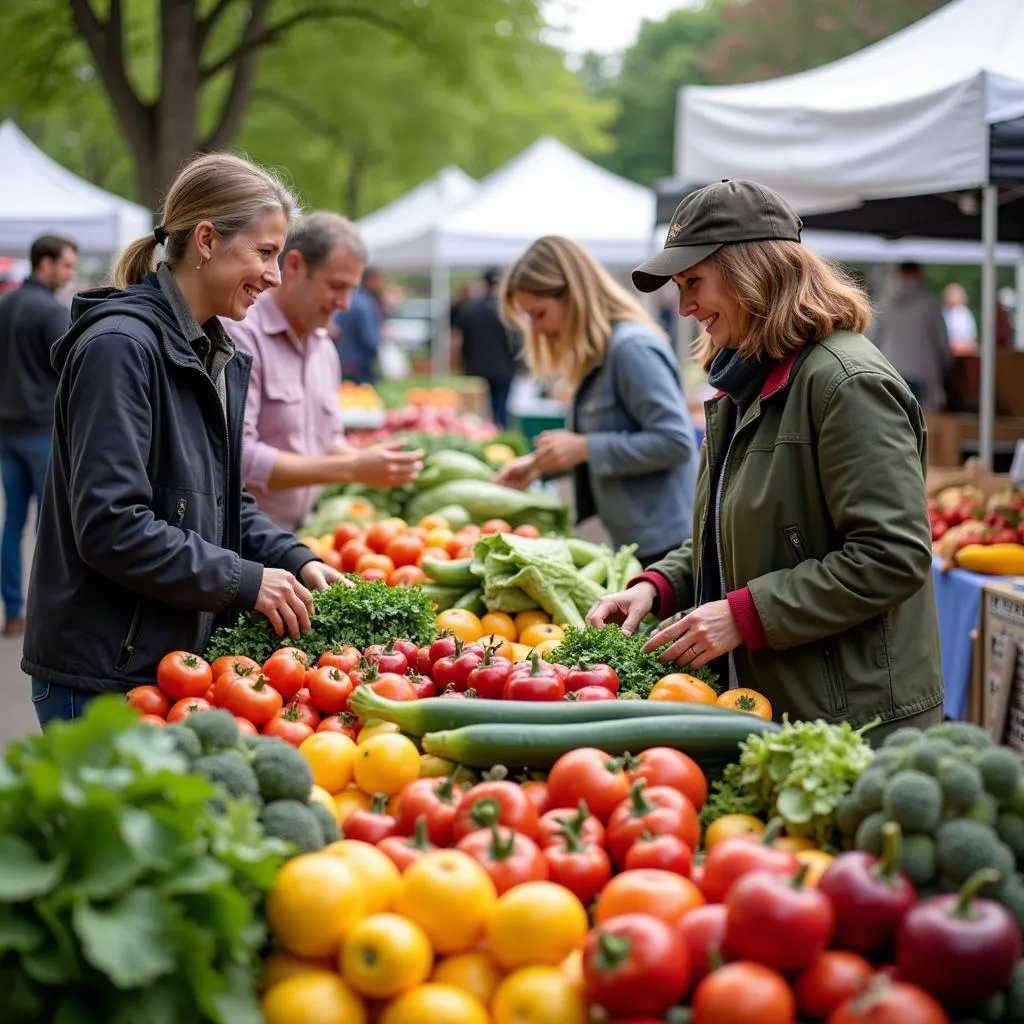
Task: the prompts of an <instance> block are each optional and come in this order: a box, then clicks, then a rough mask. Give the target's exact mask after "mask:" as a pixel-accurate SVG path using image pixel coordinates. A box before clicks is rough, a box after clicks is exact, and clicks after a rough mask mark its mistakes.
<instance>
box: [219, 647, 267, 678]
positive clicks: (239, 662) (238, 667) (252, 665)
mask: <svg viewBox="0 0 1024 1024" xmlns="http://www.w3.org/2000/svg"><path fill="white" fill-rule="evenodd" d="M259 668H260V663H259V662H258V661H253V660H252V658H247V657H246V656H245V655H244V654H223V655H221V657H219V658H218V659H217V660H216V661H215V662H214V663H213V664H212V665H211V666H210V669H211V671H212V672H213V681H214V682H216V681H217V680H218V679H220V677H221V676H222V675H223V674H224V673H225V672H227V671H231V672H237V673H238V674H239V675H242V676H244V675H249V674H250V673H252V672H258V671H259ZM246 670H248V671H246Z"/></svg>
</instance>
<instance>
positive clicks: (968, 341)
mask: <svg viewBox="0 0 1024 1024" xmlns="http://www.w3.org/2000/svg"><path fill="white" fill-rule="evenodd" d="M942 302H943V305H942V317H943V319H944V320H945V321H946V334H948V335H949V347H950V349H951V350H952V352H953V355H955V356H970V355H974V353H975V352H977V351H978V324H977V321H976V320H975V319H974V314H973V313H972V312H971V310H970V307H969V306H968V305H967V289H966V288H964V286H963V285H962V284H956V283H955V282H954V283H953V284H947V285H946V287H945V289H944V290H943V292H942Z"/></svg>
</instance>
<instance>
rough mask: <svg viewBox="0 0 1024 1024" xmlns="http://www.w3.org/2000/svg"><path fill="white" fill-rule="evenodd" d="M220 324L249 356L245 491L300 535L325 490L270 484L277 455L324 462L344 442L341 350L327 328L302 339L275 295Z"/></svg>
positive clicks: (264, 294) (263, 296)
mask: <svg viewBox="0 0 1024 1024" xmlns="http://www.w3.org/2000/svg"><path fill="white" fill-rule="evenodd" d="M222 322H223V323H224V325H225V326H226V327H227V329H228V331H229V332H230V333H231V338H232V340H233V341H234V343H235V345H236V346H237V347H238V348H239V349H240V350H241V351H243V352H247V353H248V354H249V355H250V356H252V376H251V377H250V379H249V393H248V396H247V398H246V402H245V442H244V446H243V451H242V473H243V474H244V476H245V486H246V488H247V489H248V490H249V491H250V492H251V493H252V495H253V497H254V498H255V499H256V502H257V504H258V505H259V507H260V508H261V509H262V510H263V511H264V512H265V513H266V514H267V515H268V516H269V517H270V518H271V519H272V520H273V521H274V522H275V523H277V524H278V526H280V527H282V528H283V529H285V530H295V529H296V528H297V527H298V526H299V524H300V523H301V522H302V520H303V519H305V517H306V516H307V515H308V514H309V512H310V510H311V509H312V508H313V505H314V503H315V502H316V498H317V495H318V494H319V493H320V488H319V487H296V488H290V489H288V490H273V491H271V490H268V489H267V482H268V481H269V479H270V473H271V470H272V469H273V467H274V461H275V460H276V459H277V456H278V453H279V452H282V451H285V452H294V453H296V454H299V455H314V456H320V455H324V454H326V453H327V452H328V451H330V450H331V449H332V448H334V447H336V446H338V445H340V444H342V443H343V442H344V431H343V430H342V426H341V410H340V409H339V407H338V388H339V387H340V385H341V363H340V361H339V359H338V351H337V349H336V348H335V347H334V342H333V341H332V340H331V339H330V337H329V335H328V334H327V331H326V329H324V328H318V329H316V330H314V331H311V332H310V333H309V334H307V335H306V336H305V338H301V339H300V338H298V337H297V336H296V334H295V332H294V331H293V330H292V329H291V328H290V327H289V326H288V321H287V320H286V319H285V317H284V314H283V313H282V312H281V310H280V308H279V307H278V305H277V302H276V301H275V299H274V295H273V293H272V292H264V293H263V294H262V295H261V296H260V297H259V298H258V299H257V300H256V302H255V304H254V305H253V306H252V307H251V308H250V309H249V312H248V314H247V315H246V317H245V319H244V320H241V321H233V320H225V321H222Z"/></svg>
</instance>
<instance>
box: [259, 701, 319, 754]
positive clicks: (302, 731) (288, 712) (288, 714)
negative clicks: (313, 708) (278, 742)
mask: <svg viewBox="0 0 1024 1024" xmlns="http://www.w3.org/2000/svg"><path fill="white" fill-rule="evenodd" d="M297 707H298V705H295V704H291V705H289V706H288V707H287V708H283V709H282V710H281V711H280V712H279V713H278V714H277V715H275V716H274V717H273V718H272V719H271V720H270V721H269V722H267V724H266V725H265V726H263V729H262V732H263V735H264V736H277V737H278V738H279V739H282V740H284V741H285V742H286V743H290V744H291V745H292V746H293V747H300V746H302V741H303V740H305V739H308V738H309V737H310V736H312V735H313V729H312V727H311V726H310V725H309V724H308V723H307V722H303V721H301V720H300V718H299V715H298V711H297Z"/></svg>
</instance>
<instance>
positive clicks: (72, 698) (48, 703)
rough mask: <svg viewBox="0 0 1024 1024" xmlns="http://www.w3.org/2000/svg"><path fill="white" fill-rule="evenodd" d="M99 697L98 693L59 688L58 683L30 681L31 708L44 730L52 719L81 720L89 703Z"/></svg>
mask: <svg viewBox="0 0 1024 1024" xmlns="http://www.w3.org/2000/svg"><path fill="white" fill-rule="evenodd" d="M99 696H100V695H99V694H98V693H83V692H82V691H81V690H72V689H71V687H70V686H61V685H60V684H59V683H45V682H43V680H42V679H33V680H32V707H34V708H35V709H36V718H38V719H39V724H40V725H41V726H42V727H43V728H44V729H45V728H46V726H47V723H49V722H52V721H53V720H54V719H60V720H62V721H65V722H70V721H72V719H75V718H81V717H82V714H83V712H84V711H85V706H86V705H87V704H88V703H89V701H91V700H95V699H96V698H97V697H99Z"/></svg>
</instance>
